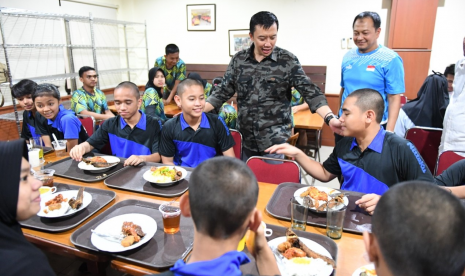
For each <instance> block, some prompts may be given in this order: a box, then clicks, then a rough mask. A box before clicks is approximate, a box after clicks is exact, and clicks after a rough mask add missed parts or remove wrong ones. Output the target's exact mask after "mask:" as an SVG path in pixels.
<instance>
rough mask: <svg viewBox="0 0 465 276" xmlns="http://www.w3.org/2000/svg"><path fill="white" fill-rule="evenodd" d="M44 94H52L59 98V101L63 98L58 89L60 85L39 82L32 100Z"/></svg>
mask: <svg viewBox="0 0 465 276" xmlns="http://www.w3.org/2000/svg"><path fill="white" fill-rule="evenodd" d="M43 96H51V97H54V98H55V99H57V100H58V101H59V100H60V98H61V96H60V91H59V90H58V86H56V85H54V84H51V83H42V84H38V85H37V87H36V90H35V91H34V93H33V94H32V100H34V101H35V99H36V98H37V97H43Z"/></svg>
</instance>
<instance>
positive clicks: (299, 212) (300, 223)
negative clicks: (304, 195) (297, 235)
mask: <svg viewBox="0 0 465 276" xmlns="http://www.w3.org/2000/svg"><path fill="white" fill-rule="evenodd" d="M303 203H304V204H303V205H302V204H300V203H299V202H298V201H297V200H296V199H295V198H294V197H293V198H291V228H292V229H293V230H301V231H305V229H306V228H307V216H308V202H306V201H304V202H303ZM306 203H307V204H306Z"/></svg>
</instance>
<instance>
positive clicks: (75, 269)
mask: <svg viewBox="0 0 465 276" xmlns="http://www.w3.org/2000/svg"><path fill="white" fill-rule="evenodd" d="M332 151H333V147H326V146H323V147H321V149H320V154H321V156H320V159H321V162H324V161H325V160H326V159H327V158H328V157H329V155H330V154H331V152H332ZM302 183H303V184H312V177H310V176H309V175H307V174H305V172H303V173H302ZM315 186H325V187H330V188H339V187H340V185H339V181H338V180H337V179H333V180H332V181H330V182H327V183H322V182H320V181H318V180H316V181H315ZM44 253H45V254H46V255H47V257H48V259H49V262H50V265H51V266H52V268H53V270H54V271H55V273H56V274H57V276H84V275H90V273H89V272H87V271H84V272H81V271H79V267H80V266H81V265H82V264H83V261H82V260H80V259H71V258H67V257H64V256H60V255H57V254H54V253H49V252H44ZM106 273H107V275H108V276H126V275H128V274H126V273H122V272H119V271H116V270H114V269H112V268H111V266H110V265H108V267H107V269H106Z"/></svg>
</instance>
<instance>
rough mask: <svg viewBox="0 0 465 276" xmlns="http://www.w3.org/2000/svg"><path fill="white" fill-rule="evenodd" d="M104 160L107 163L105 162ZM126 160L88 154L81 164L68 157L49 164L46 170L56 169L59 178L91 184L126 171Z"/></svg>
mask: <svg viewBox="0 0 465 276" xmlns="http://www.w3.org/2000/svg"><path fill="white" fill-rule="evenodd" d="M97 157H98V158H97ZM84 160H85V161H84ZM103 160H105V161H106V162H103ZM124 160H125V159H124V158H118V157H115V156H109V155H101V154H98V153H88V154H86V155H85V156H84V157H83V161H81V162H78V161H74V160H73V159H71V157H67V158H64V159H61V160H59V161H56V162H53V163H50V164H47V165H46V166H45V168H46V169H54V170H55V175H57V176H61V177H66V178H70V179H74V180H78V181H82V182H88V183H89V182H97V181H101V180H103V179H105V178H107V177H109V176H112V175H113V174H115V173H117V172H118V171H120V170H122V169H124V168H125V167H124V166H123V163H124ZM86 162H87V163H88V164H86ZM105 166H106V167H105Z"/></svg>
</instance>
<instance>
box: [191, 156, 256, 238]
mask: <svg viewBox="0 0 465 276" xmlns="http://www.w3.org/2000/svg"><path fill="white" fill-rule="evenodd" d="M257 199H258V183H257V179H256V178H255V175H254V174H253V172H252V171H251V170H250V169H249V167H247V165H246V164H245V163H244V162H242V161H241V160H239V159H237V158H232V157H225V156H220V157H214V158H211V159H208V160H206V161H204V162H202V163H201V164H200V165H199V166H197V168H195V170H194V171H193V172H192V175H191V177H190V179H189V202H190V209H191V214H192V218H193V220H194V223H195V227H196V228H197V230H198V231H199V232H201V233H204V234H206V235H208V236H210V237H212V238H219V239H227V238H228V237H230V236H231V235H232V234H233V233H235V232H236V231H237V230H238V229H240V227H241V226H242V225H243V224H244V222H245V220H246V218H247V216H248V215H249V214H250V213H251V212H252V210H253V209H254V208H255V206H256V205H257Z"/></svg>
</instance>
